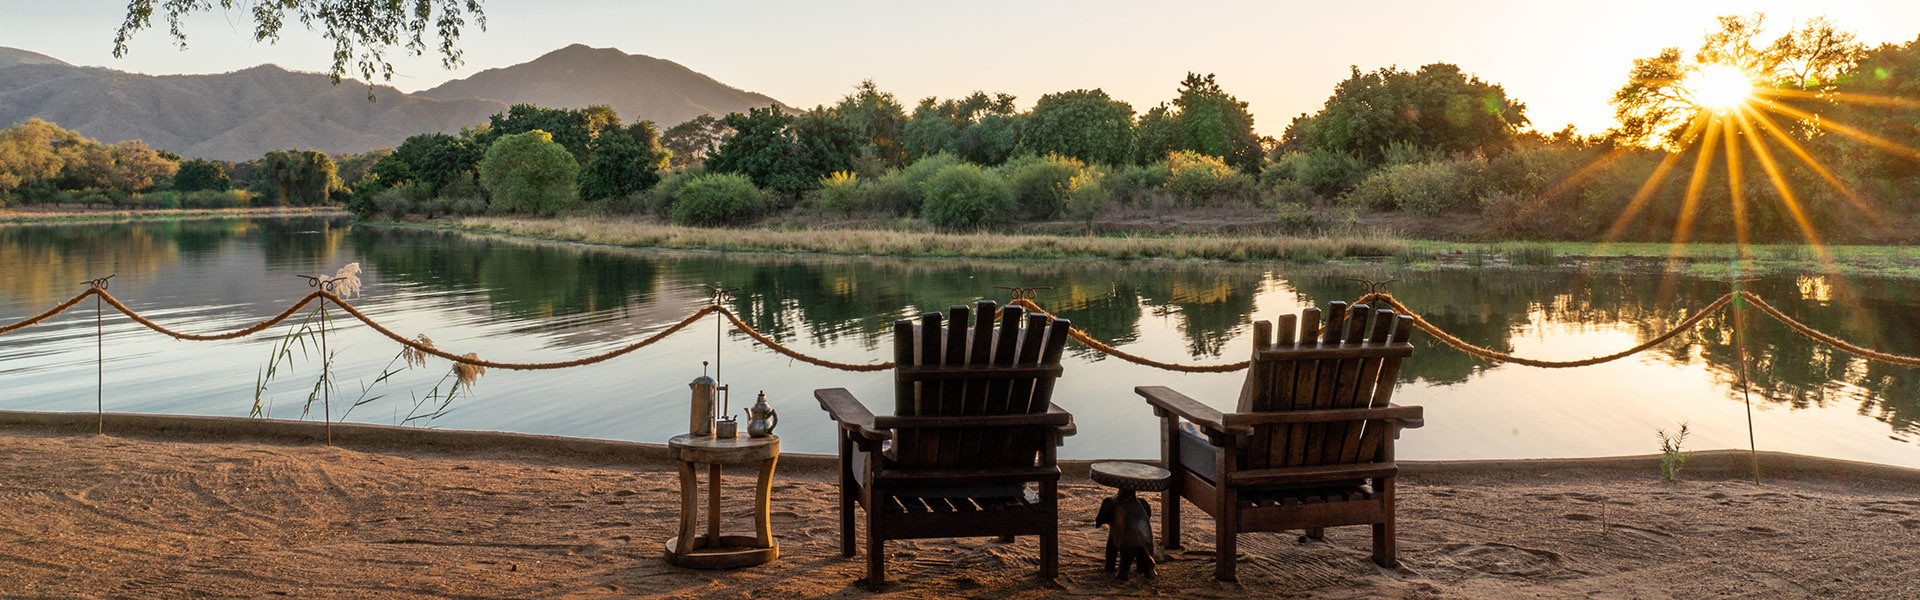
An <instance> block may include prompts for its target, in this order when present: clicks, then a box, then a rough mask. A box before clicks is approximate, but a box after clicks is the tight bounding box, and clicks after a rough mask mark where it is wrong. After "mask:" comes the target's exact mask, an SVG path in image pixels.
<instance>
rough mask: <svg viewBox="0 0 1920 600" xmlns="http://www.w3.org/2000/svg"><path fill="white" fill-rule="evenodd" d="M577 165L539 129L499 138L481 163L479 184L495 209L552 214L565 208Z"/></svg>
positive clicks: (578, 169) (578, 166) (565, 151)
mask: <svg viewBox="0 0 1920 600" xmlns="http://www.w3.org/2000/svg"><path fill="white" fill-rule="evenodd" d="M579 171H580V165H579V164H578V163H575V162H574V161H573V156H572V155H571V154H568V153H567V149H566V148H564V147H562V146H561V145H560V144H558V143H555V142H554V141H553V136H552V135H549V134H547V132H545V131H540V130H538V129H536V130H533V131H528V132H524V133H515V134H510V135H505V136H501V137H500V139H498V140H495V141H494V142H493V145H491V146H488V147H487V154H486V158H484V159H482V160H481V161H480V182H481V184H482V185H484V186H486V188H487V191H488V192H490V193H492V194H493V202H494V206H496V207H499V208H503V209H505V210H509V211H514V212H526V213H538V214H552V213H553V212H554V211H556V210H559V209H560V208H561V207H563V206H565V205H566V204H567V202H568V200H569V198H568V196H569V193H570V192H571V191H572V190H573V186H574V176H575V175H576V174H577V173H579Z"/></svg>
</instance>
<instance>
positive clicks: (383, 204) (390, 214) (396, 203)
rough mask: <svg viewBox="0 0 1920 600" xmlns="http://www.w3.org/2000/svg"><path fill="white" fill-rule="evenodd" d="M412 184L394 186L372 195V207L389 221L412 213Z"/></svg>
mask: <svg viewBox="0 0 1920 600" xmlns="http://www.w3.org/2000/svg"><path fill="white" fill-rule="evenodd" d="M413 204H414V203H413V182H411V181H409V182H406V183H402V184H400V185H396V186H393V187H390V188H387V189H384V190H381V191H380V192H379V193H377V194H374V195H373V207H374V210H375V211H377V212H379V214H382V215H386V217H387V218H389V219H395V218H399V217H401V216H403V215H406V214H407V213H411V212H413Z"/></svg>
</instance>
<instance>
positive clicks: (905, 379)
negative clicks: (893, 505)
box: [893, 301, 1068, 468]
mask: <svg viewBox="0 0 1920 600" xmlns="http://www.w3.org/2000/svg"><path fill="white" fill-rule="evenodd" d="M996 315H997V316H998V318H997V319H996V318H995V317H996ZM1023 324H1024V325H1025V327H1022V325H1023ZM903 327H904V329H905V330H904V332H903V331H902V328H903ZM1067 327H1068V325H1067V322H1066V321H1065V320H1063V319H1051V320H1050V319H1048V318H1047V317H1046V316H1045V315H1041V314H1033V315H1027V314H1026V311H1024V310H1021V309H1020V308H1019V307H1005V308H1001V309H998V310H996V305H995V304H994V303H993V302H991V301H982V302H980V303H979V304H978V305H977V306H976V307H974V309H973V310H971V311H970V310H968V308H967V307H964V306H955V307H951V308H949V309H948V310H947V313H946V314H945V315H942V314H940V313H929V314H926V315H923V316H922V317H920V319H919V320H918V322H917V323H915V322H914V321H908V320H902V321H900V322H898V323H896V324H895V336H894V339H895V344H896V348H895V356H896V357H903V356H904V357H907V359H906V360H897V361H896V364H897V365H898V368H897V369H896V373H895V382H896V387H897V389H898V390H900V391H899V392H898V394H899V395H897V396H896V402H895V405H896V406H895V408H896V410H895V412H894V414H895V415H899V416H937V417H950V418H954V419H963V420H964V419H966V418H967V417H970V416H988V415H1006V414H1022V413H1033V412H1044V411H1046V410H1047V409H1048V408H1049V407H1051V406H1052V402H1051V397H1052V394H1053V388H1054V381H1055V380H1056V379H1058V377H1059V375H1060V370H1059V368H1058V365H1059V364H1060V357H1061V353H1062V347H1063V344H1064V342H1065V338H1066V335H1067ZM902 348H905V350H902ZM1050 439H1051V438H1048V437H1047V436H1046V435H1045V432H1043V431H1039V430H1038V429H1037V428H1035V427H1030V426H1029V427H1007V426H979V427H971V426H962V427H939V428H924V429H916V428H898V429H896V430H895V432H894V440H895V442H894V456H893V462H894V464H896V465H899V466H907V467H939V468H980V467H994V466H1033V464H1034V462H1035V460H1036V459H1037V458H1038V456H1039V453H1040V451H1041V448H1040V444H1042V443H1045V442H1047V441H1048V440H1050Z"/></svg>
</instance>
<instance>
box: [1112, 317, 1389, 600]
mask: <svg viewBox="0 0 1920 600" xmlns="http://www.w3.org/2000/svg"><path fill="white" fill-rule="evenodd" d="M1320 316H1321V311H1320V309H1318V308H1307V309H1306V310H1304V311H1302V314H1301V315H1300V317H1299V319H1298V324H1299V325H1300V327H1299V335H1298V337H1295V329H1294V326H1295V324H1296V320H1295V318H1294V316H1293V315H1283V316H1281V317H1280V323H1279V340H1278V343H1275V341H1274V339H1273V334H1274V327H1273V325H1272V324H1271V323H1268V322H1266V321H1260V322H1257V323H1255V324H1254V329H1253V362H1252V365H1251V367H1250V368H1249V369H1248V372H1247V381H1246V384H1245V385H1244V386H1243V387H1242V388H1241V391H1240V402H1239V407H1238V410H1237V411H1236V412H1232V413H1226V414H1222V413H1221V412H1220V411H1219V410H1216V409H1214V408H1211V407H1208V406H1207V405H1204V404H1201V403H1200V402H1198V401H1196V400H1194V399H1192V398H1189V397H1187V396H1184V395H1182V394H1180V393H1179V392H1175V391H1173V390H1172V389H1169V388H1165V387H1160V386H1143V387H1138V388H1134V391H1135V392H1136V393H1138V394H1140V395H1141V396H1143V397H1145V398H1146V400H1147V403H1148V404H1151V405H1153V412H1154V414H1155V415H1156V416H1159V417H1160V418H1161V419H1162V427H1161V433H1160V449H1161V450H1160V451H1161V458H1162V460H1164V461H1165V463H1164V464H1166V465H1168V467H1167V469H1168V470H1170V471H1173V473H1174V477H1173V485H1172V486H1171V488H1170V489H1168V490H1167V492H1166V495H1165V496H1164V498H1163V504H1162V509H1161V514H1162V515H1164V518H1165V526H1164V528H1163V531H1164V532H1165V536H1166V540H1167V541H1166V545H1167V547H1169V548H1178V547H1180V499H1181V498H1186V499H1187V501H1189V502H1192V503H1193V504H1194V505H1195V506H1198V507H1200V510H1202V511H1205V512H1206V513H1207V514H1208V515H1210V516H1212V517H1213V519H1214V527H1215V531H1216V533H1217V535H1218V540H1219V541H1218V547H1217V549H1216V550H1215V554H1214V556H1215V557H1216V558H1215V565H1214V576H1215V577H1216V578H1219V579H1223V580H1232V579H1234V566H1235V552H1236V551H1237V548H1238V544H1237V541H1238V540H1237V535H1238V534H1239V533H1241V532H1255V531H1286V530H1293V529H1304V530H1306V532H1307V535H1308V536H1311V537H1314V538H1318V537H1320V535H1321V530H1322V529H1323V528H1326V527H1333V526H1338V525H1372V526H1373V561H1374V562H1376V563H1379V564H1380V565H1382V566H1389V567H1390V566H1393V565H1394V564H1395V561H1396V559H1395V556H1394V530H1393V510H1394V507H1393V480H1394V476H1395V475H1396V474H1397V473H1398V472H1399V469H1398V467H1396V466H1394V462H1393V441H1394V439H1395V438H1398V437H1399V435H1400V429H1401V428H1409V427H1419V426H1421V424H1422V421H1421V409H1420V407H1418V406H1395V405H1393V404H1391V402H1390V400H1391V399H1392V397H1393V389H1394V384H1395V383H1396V380H1397V379H1398V378H1399V374H1400V361H1401V360H1402V359H1404V358H1406V357H1407V356H1410V355H1412V354H1413V346H1412V345H1411V344H1408V343H1407V339H1408V337H1409V336H1410V335H1411V334H1412V333H1413V329H1414V326H1413V319H1412V318H1411V317H1407V316H1397V315H1394V314H1393V311H1391V310H1380V311H1372V310H1369V309H1368V307H1367V306H1366V305H1364V304H1358V305H1354V306H1353V308H1352V310H1351V311H1349V310H1348V309H1347V305H1346V303H1344V302H1334V303H1332V304H1331V305H1330V306H1328V308H1327V310H1326V324H1325V327H1324V328H1323V327H1322V326H1321V321H1320ZM1369 324H1370V325H1371V326H1372V327H1371V331H1369V329H1368V325H1369ZM1182 420H1185V421H1186V422H1188V423H1191V426H1183V425H1182V424H1181V421H1182Z"/></svg>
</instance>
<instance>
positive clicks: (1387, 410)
mask: <svg viewBox="0 0 1920 600" xmlns="http://www.w3.org/2000/svg"><path fill="white" fill-rule="evenodd" d="M1420 411H1421V409H1420V407H1418V406H1397V405H1388V406H1386V407H1384V408H1322V409H1315V410H1286V411H1270V412H1257V413H1233V414H1230V415H1226V418H1225V422H1226V424H1227V425H1228V426H1229V427H1233V426H1251V425H1277V424H1282V423H1337V422H1341V421H1375V420H1379V421H1387V422H1391V423H1394V424H1396V425H1398V424H1399V423H1400V422H1402V421H1411V422H1415V423H1418V422H1419V421H1420Z"/></svg>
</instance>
